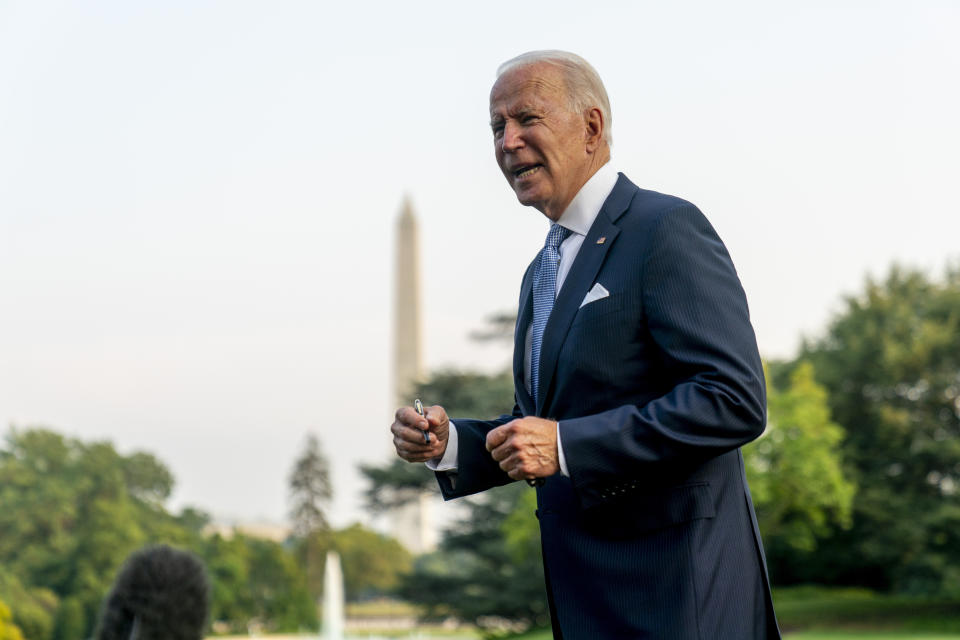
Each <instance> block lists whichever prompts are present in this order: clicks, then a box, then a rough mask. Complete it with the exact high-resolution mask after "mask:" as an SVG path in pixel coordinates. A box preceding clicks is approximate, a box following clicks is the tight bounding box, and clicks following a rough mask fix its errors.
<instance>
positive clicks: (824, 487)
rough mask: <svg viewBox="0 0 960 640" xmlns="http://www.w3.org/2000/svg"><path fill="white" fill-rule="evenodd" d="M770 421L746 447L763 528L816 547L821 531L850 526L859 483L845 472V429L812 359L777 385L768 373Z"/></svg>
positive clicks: (789, 543) (768, 534) (791, 544)
mask: <svg viewBox="0 0 960 640" xmlns="http://www.w3.org/2000/svg"><path fill="white" fill-rule="evenodd" d="M767 380H768V384H767V428H766V431H765V432H764V434H763V436H762V437H761V438H760V439H758V440H756V441H754V442H752V443H750V444H748V445H747V446H745V447H744V448H743V455H744V460H745V462H746V467H747V477H748V479H749V481H750V490H751V493H752V494H753V499H754V505H755V507H756V510H757V518H758V519H759V521H760V531H761V532H762V533H763V535H764V538H766V539H767V541H768V542H772V541H773V540H776V544H777V546H778V547H779V546H782V547H784V548H786V549H788V550H790V551H792V552H797V551H801V552H803V551H812V550H813V549H815V548H816V541H817V537H818V536H819V537H822V536H824V535H826V534H827V533H829V532H830V531H831V529H832V527H834V526H840V527H849V526H850V522H851V506H852V502H853V495H854V492H855V489H854V485H853V484H852V483H851V482H849V481H848V480H847V479H846V477H845V476H844V473H843V468H842V461H841V459H840V450H839V444H840V442H841V440H842V439H843V429H842V428H841V427H840V426H839V425H838V424H836V423H834V422H832V421H831V420H830V409H829V407H828V406H827V392H826V390H825V389H824V388H823V387H822V386H821V385H819V384H817V383H816V381H815V380H814V375H813V366H812V365H811V364H810V363H809V362H802V363H800V364H799V365H798V366H797V367H796V368H795V369H794V370H793V371H792V373H791V374H790V378H789V386H788V387H787V388H786V389H784V390H783V391H778V390H777V389H776V388H774V387H773V385H772V384H770V376H769V375H768V376H767Z"/></svg>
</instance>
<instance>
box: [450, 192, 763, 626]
mask: <svg viewBox="0 0 960 640" xmlns="http://www.w3.org/2000/svg"><path fill="white" fill-rule="evenodd" d="M532 274H533V269H532V265H531V268H528V269H527V272H526V274H525V275H524V278H523V284H522V287H521V292H520V306H519V313H518V314H517V326H516V332H515V336H516V337H515V340H516V342H515V345H514V380H515V385H514V386H515V396H516V406H515V407H514V411H513V414H512V415H508V416H502V417H501V418H499V419H497V420H489V421H478V420H464V419H456V420H455V422H456V425H457V431H458V435H459V445H458V461H459V462H458V471H457V473H456V474H455V475H453V474H447V473H443V472H440V473H438V474H437V477H438V480H439V482H440V486H441V490H442V492H443V495H444V497H445V498H446V499H450V498H455V497H459V496H463V495H468V494H472V493H475V492H478V491H482V490H485V489H487V488H489V487H492V486H496V485H501V484H505V483H507V482H510V481H511V480H510V478H509V477H507V476H506V475H505V474H504V473H503V472H502V471H501V470H500V468H499V466H498V465H497V463H496V462H494V461H493V460H492V458H491V457H490V456H489V454H488V453H487V451H486V449H485V447H484V441H485V438H486V434H487V432H488V431H489V430H490V429H492V428H494V427H496V426H498V425H501V424H505V423H506V422H508V421H510V420H512V419H513V418H515V417H518V416H528V415H537V416H541V417H549V418H551V419H555V420H559V422H560V426H559V431H560V437H561V442H562V446H563V450H564V454H565V458H566V463H567V467H568V469H569V472H570V477H569V478H567V477H564V476H562V475H561V474H557V475H555V476H553V477H551V478H548V479H547V480H546V483H545V484H544V485H543V486H542V487H540V488H538V489H537V504H538V509H537V517H538V518H539V520H540V533H541V542H542V549H543V560H544V567H545V573H546V576H547V591H548V595H549V598H550V608H551V615H552V618H553V624H554V634H555V637H562V638H565V639H566V640H580V639H584V640H587V639H589V640H595V639H598V638H611V639H617V640H620V639H627V638H657V639H662V640H686V639H699V640H721V639H730V640H751V639H761V638H763V639H767V638H779V637H780V636H779V631H778V629H777V624H776V620H775V617H774V612H773V606H772V602H771V598H770V589H769V585H768V580H767V572H766V564H765V560H764V556H763V548H762V544H761V540H760V535H759V532H758V529H757V523H756V517H755V515H754V511H753V505H752V502H751V498H750V493H749V489H748V488H747V482H746V476H745V474H744V467H743V459H742V457H741V455H740V449H739V447H740V446H741V445H743V444H745V443H747V442H749V441H750V440H753V439H754V438H756V437H757V436H758V435H760V433H761V432H762V431H763V428H764V425H765V421H766V396H765V386H764V378H763V370H762V367H761V363H760V357H759V354H758V351H757V345H756V338H755V336H754V332H753V328H752V327H751V325H750V320H749V314H748V310H747V302H746V297H745V295H744V293H743V289H742V287H741V285H740V281H739V278H738V277H737V274H736V271H735V270H734V267H733V263H732V262H731V260H730V257H729V255H728V253H727V251H726V248H725V247H724V245H723V243H722V242H721V240H720V239H719V237H718V236H717V234H716V233H715V231H714V230H713V228H712V227H711V226H710V224H709V222H707V220H706V218H704V216H703V215H702V214H701V213H700V211H699V210H698V209H697V208H696V207H695V206H693V205H692V204H690V203H689V202H686V201H684V200H681V199H679V198H675V197H673V196H668V195H664V194H660V193H656V192H653V191H646V190H643V189H639V188H637V187H636V186H635V185H634V184H633V183H631V182H630V181H629V180H628V179H627V178H626V177H625V176H623V175H622V174H621V175H620V176H619V179H618V181H617V183H616V186H615V187H614V189H613V191H612V192H611V194H610V196H609V197H608V198H607V200H606V202H605V203H604V205H603V207H602V209H601V211H600V213H599V214H598V216H597V218H596V221H595V222H594V223H593V225H592V227H591V228H590V231H589V233H588V234H587V236H586V239H585V240H584V242H583V245H582V247H581V249H580V252H579V253H578V255H577V257H576V259H575V260H574V262H573V265H572V266H571V269H570V272H569V274H568V276H567V278H566V281H565V282H564V284H563V286H562V287H561V289H560V291H559V293H558V295H557V299H556V303H555V305H554V308H553V311H552V312H551V315H550V319H549V321H548V323H547V326H546V328H545V330H544V335H543V343H542V348H541V364H540V388H541V389H542V397H541V399H540V402H539V403H538V405H537V406H534V402H533V399H532V398H531V397H530V394H529V393H528V392H527V390H526V388H525V387H524V384H523V359H524V337H525V335H526V330H527V327H528V325H529V323H530V321H531V318H532V301H531V300H532V294H531V290H532ZM595 283H600V284H602V285H603V286H604V287H605V288H606V289H607V290H608V291H609V292H610V295H609V296H607V297H605V298H601V299H599V300H596V301H593V302H590V303H588V304H586V305H584V306H582V307H581V306H580V304H581V301H583V299H584V296H585V295H586V294H587V292H588V291H589V290H590V288H591V287H592V286H593V285H594V284H595Z"/></svg>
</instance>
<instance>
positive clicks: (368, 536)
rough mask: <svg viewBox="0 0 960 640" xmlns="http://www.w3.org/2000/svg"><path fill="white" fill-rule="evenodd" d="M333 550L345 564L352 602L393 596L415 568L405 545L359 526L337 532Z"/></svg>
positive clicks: (348, 589)
mask: <svg viewBox="0 0 960 640" xmlns="http://www.w3.org/2000/svg"><path fill="white" fill-rule="evenodd" d="M332 547H333V549H334V550H335V551H336V552H337V553H339V554H340V558H341V560H342V565H343V584H344V591H345V595H346V598H347V599H348V600H359V599H361V598H362V597H365V596H374V595H388V594H391V593H393V592H394V590H395V589H396V588H397V586H398V585H399V583H400V577H401V575H403V574H405V573H407V572H409V571H410V569H411V568H412V566H413V559H412V557H411V555H410V552H409V551H407V550H406V549H405V548H404V547H403V545H401V544H400V543H399V542H397V541H396V540H394V539H393V538H391V537H389V536H385V535H383V534H380V533H377V532H376V531H371V530H370V529H367V528H366V527H364V526H363V525H361V524H358V523H355V524H353V525H351V526H349V527H347V528H345V529H340V530H338V531H335V532H334V534H333V540H332Z"/></svg>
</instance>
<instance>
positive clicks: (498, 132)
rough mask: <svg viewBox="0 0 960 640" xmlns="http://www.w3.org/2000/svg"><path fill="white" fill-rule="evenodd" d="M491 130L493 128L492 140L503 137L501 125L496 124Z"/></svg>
mask: <svg viewBox="0 0 960 640" xmlns="http://www.w3.org/2000/svg"><path fill="white" fill-rule="evenodd" d="M492 128H493V138H494V140H496V139H497V138H501V137H503V123H497V124H495V125H493V127H492Z"/></svg>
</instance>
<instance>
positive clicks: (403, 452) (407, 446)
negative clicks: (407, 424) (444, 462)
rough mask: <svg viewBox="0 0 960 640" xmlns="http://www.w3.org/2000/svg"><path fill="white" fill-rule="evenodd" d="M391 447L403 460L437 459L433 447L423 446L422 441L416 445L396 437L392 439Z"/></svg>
mask: <svg viewBox="0 0 960 640" xmlns="http://www.w3.org/2000/svg"><path fill="white" fill-rule="evenodd" d="M393 446H394V448H395V449H396V450H397V454H398V455H399V456H400V457H401V458H403V459H404V460H412V459H421V460H429V459H431V458H435V457H437V455H438V454H437V450H436V448H435V447H434V446H432V445H427V444H423V441H422V440H421V441H420V442H419V443H416V442H410V441H409V440H404V439H402V438H400V437H399V436H396V437H394V439H393Z"/></svg>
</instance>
